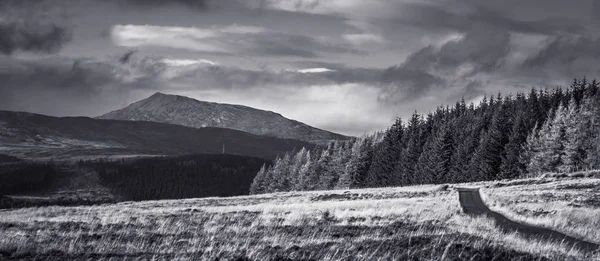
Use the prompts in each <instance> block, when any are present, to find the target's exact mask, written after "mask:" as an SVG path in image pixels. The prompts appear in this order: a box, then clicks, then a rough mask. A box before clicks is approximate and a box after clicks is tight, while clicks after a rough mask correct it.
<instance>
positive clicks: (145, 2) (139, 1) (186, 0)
mask: <svg viewBox="0 0 600 261" xmlns="http://www.w3.org/2000/svg"><path fill="white" fill-rule="evenodd" d="M96 1H104V2H115V3H118V4H129V5H133V6H139V7H161V6H166V5H183V6H185V7H192V8H196V9H201V10H204V9H206V8H207V3H208V2H210V1H209V0H96Z"/></svg>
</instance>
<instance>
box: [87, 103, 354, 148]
mask: <svg viewBox="0 0 600 261" xmlns="http://www.w3.org/2000/svg"><path fill="white" fill-rule="evenodd" d="M98 119H112V120H128V121H153V122H162V123H170V124H177V125H182V126H187V127H194V128H203V127H219V128H228V129H234V130H241V131H245V132H249V133H253V134H256V135H266V136H272V137H278V138H285V139H296V140H303V141H307V142H312V143H317V144H324V143H327V141H329V140H339V139H348V138H349V137H346V136H343V135H340V134H336V133H332V132H328V131H325V130H321V129H317V128H314V127H311V126H308V125H306V124H304V123H301V122H298V121H295V120H290V119H288V118H285V117H283V116H281V115H280V114H278V113H274V112H271V111H264V110H258V109H254V108H250V107H247V106H241V105H232V104H220V103H214V102H205V101H198V100H195V99H191V98H188V97H184V96H178V95H167V94H163V93H156V94H154V95H152V96H150V97H149V98H147V99H144V100H141V101H138V102H135V103H133V104H131V105H129V106H127V107H125V108H123V109H120V110H116V111H113V112H109V113H107V114H104V115H102V116H100V117H98Z"/></svg>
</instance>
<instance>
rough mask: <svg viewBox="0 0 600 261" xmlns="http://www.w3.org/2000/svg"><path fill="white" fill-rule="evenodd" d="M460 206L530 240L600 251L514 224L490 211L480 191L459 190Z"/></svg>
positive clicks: (556, 234) (592, 245) (578, 241)
mask: <svg viewBox="0 0 600 261" xmlns="http://www.w3.org/2000/svg"><path fill="white" fill-rule="evenodd" d="M458 192H459V194H458V195H459V200H460V205H461V207H462V209H463V211H464V212H465V213H466V214H470V215H475V216H479V215H486V216H488V217H490V218H492V219H494V220H495V221H496V225H497V226H499V227H500V228H501V229H502V230H504V231H518V232H519V233H520V234H522V235H524V236H526V237H530V238H542V239H546V240H552V241H562V242H564V243H566V244H569V245H572V246H574V247H576V248H579V249H582V250H585V251H600V245H598V244H595V243H591V242H587V241H584V240H581V239H577V238H574V237H571V236H568V235H565V234H563V233H560V232H557V231H554V230H551V229H547V228H542V227H536V226H531V225H527V224H521V223H517V222H514V221H512V220H510V219H508V218H506V217H505V216H503V215H501V214H499V213H496V212H494V211H492V210H490V209H489V208H488V207H487V206H486V205H485V204H484V203H483V200H482V199H481V195H480V194H479V189H466V188H461V189H458Z"/></svg>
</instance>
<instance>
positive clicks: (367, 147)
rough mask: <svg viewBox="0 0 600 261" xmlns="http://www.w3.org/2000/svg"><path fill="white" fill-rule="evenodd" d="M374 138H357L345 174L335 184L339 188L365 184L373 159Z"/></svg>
mask: <svg viewBox="0 0 600 261" xmlns="http://www.w3.org/2000/svg"><path fill="white" fill-rule="evenodd" d="M372 143H373V142H372V140H371V138H369V137H365V138H361V139H357V140H356V141H355V142H354V144H353V146H352V152H351V155H350V160H349V161H348V163H347V165H346V168H345V170H344V172H343V175H342V176H341V177H340V179H339V180H338V183H337V185H336V186H335V187H336V188H338V189H345V188H356V187H360V186H364V182H365V178H366V175H367V172H368V171H369V168H370V165H371V162H372V160H373V148H372Z"/></svg>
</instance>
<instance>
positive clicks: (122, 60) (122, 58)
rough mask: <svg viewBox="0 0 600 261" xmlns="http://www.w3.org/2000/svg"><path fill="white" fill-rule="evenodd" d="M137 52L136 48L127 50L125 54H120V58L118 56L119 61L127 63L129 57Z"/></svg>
mask: <svg viewBox="0 0 600 261" xmlns="http://www.w3.org/2000/svg"><path fill="white" fill-rule="evenodd" d="M135 53H137V50H131V51H129V52H126V53H125V54H123V56H121V58H119V62H120V63H128V62H129V60H130V59H131V57H132V56H133V55H134V54H135Z"/></svg>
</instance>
